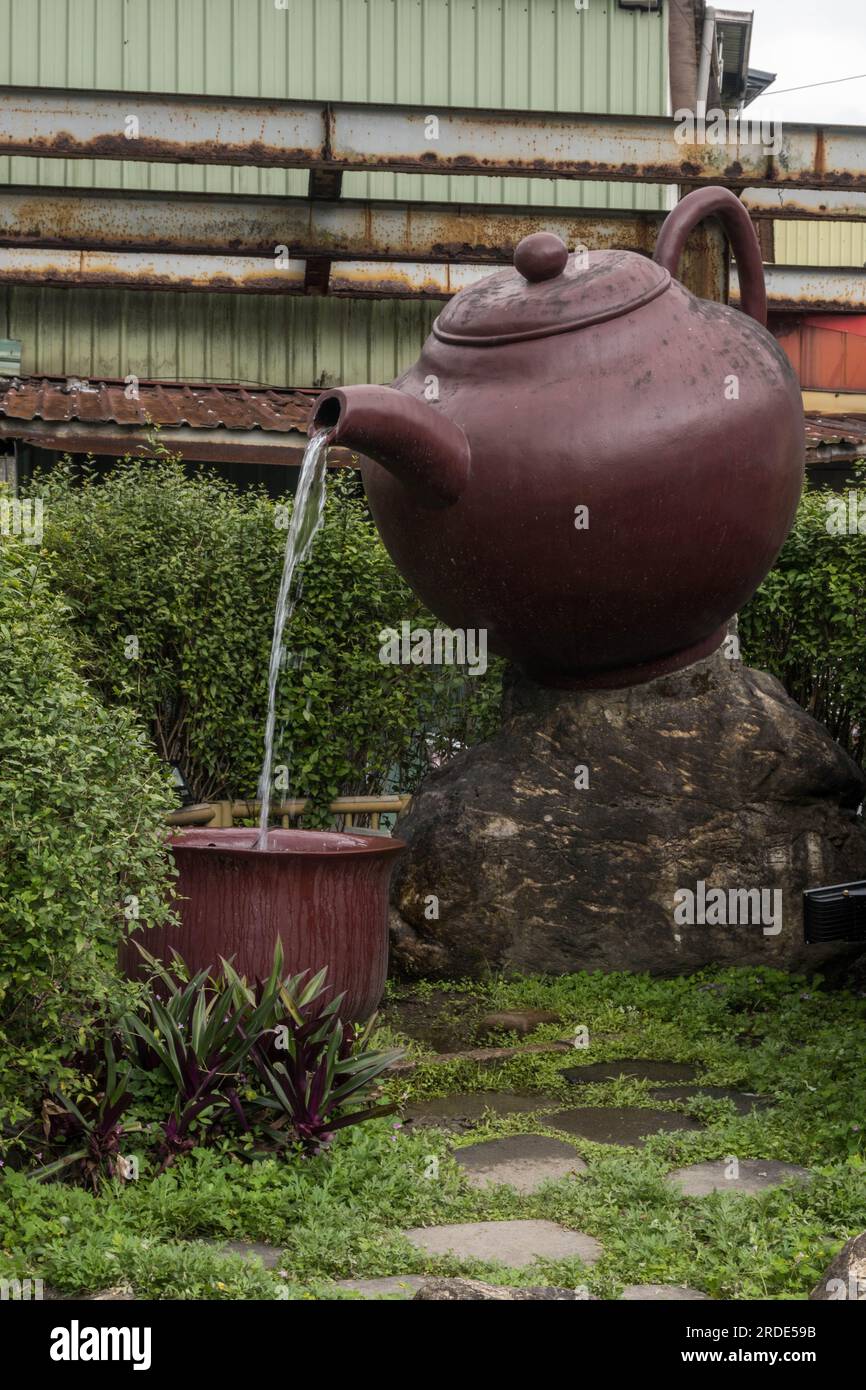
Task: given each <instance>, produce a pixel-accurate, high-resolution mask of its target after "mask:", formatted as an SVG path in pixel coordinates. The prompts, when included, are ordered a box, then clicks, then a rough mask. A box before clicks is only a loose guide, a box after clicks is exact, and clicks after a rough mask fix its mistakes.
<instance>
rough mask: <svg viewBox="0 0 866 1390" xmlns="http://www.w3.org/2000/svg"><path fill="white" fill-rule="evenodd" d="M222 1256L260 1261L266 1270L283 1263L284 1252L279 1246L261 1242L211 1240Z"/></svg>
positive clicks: (210, 1243)
mask: <svg viewBox="0 0 866 1390" xmlns="http://www.w3.org/2000/svg"><path fill="white" fill-rule="evenodd" d="M205 1244H207V1245H214V1246H216V1248H217V1249H218V1251H219V1253H220V1254H222V1255H243V1256H244V1257H245V1259H248V1260H260V1261H261V1263H262V1264H263V1265H264V1267H265V1269H276V1267H277V1265H278V1264H280V1263H281V1261H282V1258H283V1252H282V1250H281V1249H280V1247H279V1246H278V1245H265V1244H264V1243H263V1242H262V1241H260V1240H220V1241H216V1240H209V1241H206V1242H205Z"/></svg>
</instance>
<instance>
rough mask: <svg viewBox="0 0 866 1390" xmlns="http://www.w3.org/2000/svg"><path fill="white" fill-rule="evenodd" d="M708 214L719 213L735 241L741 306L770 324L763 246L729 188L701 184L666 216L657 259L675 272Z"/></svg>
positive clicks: (732, 241)
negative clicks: (688, 240) (694, 231)
mask: <svg viewBox="0 0 866 1390" xmlns="http://www.w3.org/2000/svg"><path fill="white" fill-rule="evenodd" d="M705 217H718V219H719V221H720V222H721V224H722V226H723V227H724V229H725V233H726V235H727V238H728V240H729V241H730V243H731V248H732V250H733V252H734V257H735V259H736V262H737V272H738V274H739V280H740V307H741V309H742V310H743V312H744V313H746V314H750V315H751V317H752V318H753V319H756V320H757V321H758V323H759V324H760V325H761V326H762V328H766V326H767V288H766V285H765V284H764V265H763V262H762V260H761V247H760V245H759V242H758V238H757V236H756V235H755V229H754V227H753V226H752V220H751V218H750V217H749V214H748V213H747V212H746V209H745V208H744V207H743V205H742V203H741V202H740V200H739V198H738V197H737V196H736V194H734V193H732V192H731V191H730V189H729V188H716V187H713V188H698V189H696V190H695V191H694V192H693V193H687V194H686V196H685V198H683V200H682V202H680V203H678V204H677V206H676V207H675V208H674V210H673V212H670V213H669V214H668V216H667V218H666V219H665V222H664V225H663V226H662V229H661V232H660V233H659V239H658V241H657V242H656V249H655V255H654V256H653V260H654V261H656V262H657V263H658V264H659V265H661V266H664V268H665V270H668V271H670V273H671V275H674V274H675V272H676V269H677V266H678V265H679V260H680V256H681V255H682V251H683V247H684V246H685V243H686V238H687V236H688V234H689V232H690V231H691V230H692V228H693V227H696V226H697V224H698V223H699V222H702V221H703V220H704V218H705Z"/></svg>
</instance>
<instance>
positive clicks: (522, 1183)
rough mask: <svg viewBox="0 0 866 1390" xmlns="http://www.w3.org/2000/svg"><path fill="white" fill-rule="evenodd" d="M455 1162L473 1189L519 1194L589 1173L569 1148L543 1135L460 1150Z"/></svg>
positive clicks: (514, 1137) (519, 1136)
mask: <svg viewBox="0 0 866 1390" xmlns="http://www.w3.org/2000/svg"><path fill="white" fill-rule="evenodd" d="M454 1158H455V1159H456V1161H457V1162H458V1163H459V1164H460V1167H461V1168H463V1169H464V1170H465V1172H466V1178H467V1181H468V1183H469V1185H470V1187H479V1188H485V1187H489V1186H490V1184H491V1183H506V1184H507V1185H508V1186H509V1187H513V1188H514V1190H515V1191H516V1192H524V1193H529V1192H537V1191H538V1189H539V1187H541V1185H542V1183H545V1182H550V1181H551V1180H555V1179H557V1178H564V1177H566V1176H567V1175H568V1174H569V1173H584V1172H586V1164H585V1163H584V1161H583V1159H582V1158H581V1157H580V1155H579V1154H577V1153H575V1151H574V1149H573V1148H572V1147H571V1145H570V1144H565V1143H563V1141H562V1140H561V1139H548V1138H547V1137H546V1136H545V1135H543V1134H511V1135H509V1136H508V1138H506V1139H488V1140H487V1141H486V1142H484V1143H481V1144H469V1145H468V1146H467V1147H466V1148H465V1149H457V1150H456V1151H455V1154H454Z"/></svg>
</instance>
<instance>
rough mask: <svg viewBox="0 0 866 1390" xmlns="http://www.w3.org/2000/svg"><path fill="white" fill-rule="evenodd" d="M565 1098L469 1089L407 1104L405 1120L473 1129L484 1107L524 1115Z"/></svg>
mask: <svg viewBox="0 0 866 1390" xmlns="http://www.w3.org/2000/svg"><path fill="white" fill-rule="evenodd" d="M561 1104H562V1101H561V1100H560V1099H559V1098H558V1097H557V1096H545V1095H541V1094H540V1093H538V1092H536V1094H535V1095H519V1094H517V1093H515V1092H510V1091H470V1092H468V1093H467V1094H466V1095H457V1096H434V1097H433V1099H432V1100H422V1101H418V1102H417V1104H414V1105H407V1106H406V1109H405V1110H404V1111H403V1121H404V1123H405V1124H407V1125H413V1126H415V1127H421V1126H424V1127H429V1126H431V1125H436V1126H437V1127H438V1128H440V1129H451V1130H458V1131H460V1130H467V1129H474V1128H475V1126H476V1125H477V1124H478V1122H479V1121H480V1120H481V1119H482V1118H483V1116H484V1113H485V1111H492V1112H493V1114H494V1115H525V1114H529V1113H531V1112H532V1111H533V1110H550V1109H552V1108H553V1107H555V1106H557V1105H561Z"/></svg>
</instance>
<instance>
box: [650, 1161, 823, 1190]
mask: <svg viewBox="0 0 866 1390" xmlns="http://www.w3.org/2000/svg"><path fill="white" fill-rule="evenodd" d="M729 1167H730V1165H729V1163H728V1161H727V1159H724V1158H719V1159H715V1160H714V1161H713V1162H711V1163H693V1164H692V1165H691V1167H690V1168H677V1170H676V1171H675V1172H673V1173H668V1174H667V1176H666V1178H665V1182H668V1183H670V1184H671V1186H672V1187H678V1188H679V1189H680V1191H681V1192H682V1193H683V1195H684V1196H686V1197H708V1196H709V1194H710V1193H711V1192H737V1193H754V1192H767V1191H768V1190H769V1189H770V1188H771V1187H779V1186H780V1185H781V1184H782V1183H783V1182H791V1181H792V1180H793V1181H796V1182H811V1180H812V1174H811V1173H810V1172H809V1169H808V1168H799V1167H798V1166H797V1164H796V1163H778V1162H777V1161H776V1160H775V1159H774V1158H741V1159H740V1163H739V1177H738V1178H727V1177H725V1173H726V1172H727V1171H728V1168H729Z"/></svg>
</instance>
